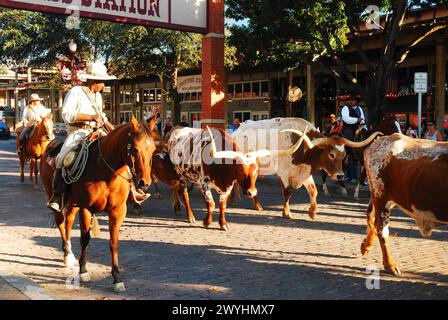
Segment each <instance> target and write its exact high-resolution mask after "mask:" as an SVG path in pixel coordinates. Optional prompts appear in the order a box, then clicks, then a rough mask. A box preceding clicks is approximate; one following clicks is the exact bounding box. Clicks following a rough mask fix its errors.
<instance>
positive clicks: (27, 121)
mask: <svg viewBox="0 0 448 320" xmlns="http://www.w3.org/2000/svg"><path fill="white" fill-rule="evenodd" d="M43 100H44V99H42V98H41V97H39V95H38V94H37V93H33V94H32V95H31V96H30V102H29V104H28V105H27V106H26V107H25V109H24V110H23V114H22V124H23V127H22V129H21V131H19V132H18V133H19V134H20V135H19V149H18V150H17V154H18V155H19V156H22V155H23V148H24V146H25V142H26V139H27V138H28V137H29V135H30V134H31V131H32V128H33V127H34V125H36V124H37V123H39V122H41V121H42V119H43V118H45V117H46V116H47V115H48V114H49V113H51V110H50V109H48V108H45V106H44V105H42V103H41V101H43Z"/></svg>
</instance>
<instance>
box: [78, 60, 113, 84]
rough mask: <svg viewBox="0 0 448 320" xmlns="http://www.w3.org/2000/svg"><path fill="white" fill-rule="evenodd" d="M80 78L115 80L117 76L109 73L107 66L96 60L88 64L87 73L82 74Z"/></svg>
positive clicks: (84, 79)
mask: <svg viewBox="0 0 448 320" xmlns="http://www.w3.org/2000/svg"><path fill="white" fill-rule="evenodd" d="M79 78H80V79H81V80H83V81H86V80H103V81H106V80H115V79H117V77H116V76H112V75H109V74H107V68H106V66H105V65H104V64H102V63H101V62H94V63H90V64H88V65H87V68H86V73H84V74H80V75H79Z"/></svg>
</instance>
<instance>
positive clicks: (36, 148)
mask: <svg viewBox="0 0 448 320" xmlns="http://www.w3.org/2000/svg"><path fill="white" fill-rule="evenodd" d="M53 129H54V125H53V116H52V114H51V113H49V114H48V115H47V116H46V117H44V118H43V119H42V121H41V122H39V123H37V124H36V127H35V128H34V130H33V132H32V134H31V135H30V136H29V138H28V139H27V140H26V143H25V145H24V146H23V154H22V155H21V156H19V159H20V182H23V181H24V180H25V179H24V167H25V164H26V163H27V162H28V161H29V162H30V182H31V183H33V184H34V188H35V189H37V186H38V179H37V174H38V169H37V160H38V159H40V158H41V156H42V155H43V153H44V152H45V149H46V148H47V145H48V143H50V141H51V140H53V139H54V130H53ZM22 130H24V128H22ZM22 130H17V138H16V149H17V150H19V145H20V139H19V137H20V133H21V132H22ZM33 174H34V179H33Z"/></svg>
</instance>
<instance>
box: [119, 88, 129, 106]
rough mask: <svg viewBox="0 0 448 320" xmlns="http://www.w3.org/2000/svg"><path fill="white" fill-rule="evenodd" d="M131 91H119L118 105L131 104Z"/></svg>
mask: <svg viewBox="0 0 448 320" xmlns="http://www.w3.org/2000/svg"><path fill="white" fill-rule="evenodd" d="M131 95H132V94H131V91H130V90H126V89H124V90H121V91H120V103H122V104H126V103H131Z"/></svg>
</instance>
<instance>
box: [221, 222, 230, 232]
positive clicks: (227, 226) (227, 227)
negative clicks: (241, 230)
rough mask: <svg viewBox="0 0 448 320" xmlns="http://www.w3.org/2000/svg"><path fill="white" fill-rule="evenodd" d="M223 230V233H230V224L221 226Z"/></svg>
mask: <svg viewBox="0 0 448 320" xmlns="http://www.w3.org/2000/svg"><path fill="white" fill-rule="evenodd" d="M221 230H222V231H230V227H229V225H228V224H224V225H222V226H221Z"/></svg>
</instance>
